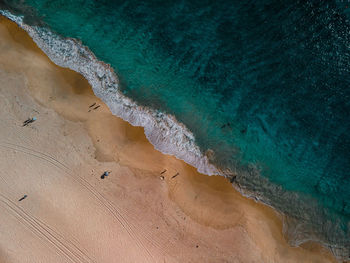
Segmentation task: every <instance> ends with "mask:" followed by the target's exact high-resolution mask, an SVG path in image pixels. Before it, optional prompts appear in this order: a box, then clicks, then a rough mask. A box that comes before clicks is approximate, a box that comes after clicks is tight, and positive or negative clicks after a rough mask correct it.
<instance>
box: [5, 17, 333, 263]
mask: <svg viewBox="0 0 350 263" xmlns="http://www.w3.org/2000/svg"><path fill="white" fill-rule="evenodd" d="M0 91H1V92H0V120H1V122H0V135H1V137H0V167H1V170H0V211H1V212H0V262H1V263H5V262H11V263H15V262H21V263H23V262H33V263H34V262H35V263H37V262H45V263H47V262H259V263H260V262H269V263H270V262H283V263H286V262H335V261H334V259H333V257H332V255H331V254H330V253H329V252H328V251H327V250H325V249H323V248H322V247H320V246H319V245H316V244H308V245H304V246H303V247H299V248H293V247H290V246H289V245H288V244H287V242H286V241H285V240H284V239H283V236H282V225H281V220H280V217H279V216H278V214H277V213H276V212H274V211H273V210H272V209H271V208H269V207H266V206H264V205H262V204H257V203H255V202H254V201H252V200H249V199H247V198H245V197H242V196H241V195H240V194H239V193H238V192H236V191H235V190H234V189H233V188H232V187H231V185H230V183H229V182H228V181H227V180H226V179H224V178H222V177H216V176H213V177H209V176H205V175H202V174H199V173H198V172H196V170H195V169H194V168H192V167H190V166H188V165H187V164H185V163H184V162H182V161H180V160H177V159H176V158H174V157H172V156H168V155H164V154H161V153H159V152H157V151H156V150H154V148H153V146H152V145H151V144H150V143H149V142H148V141H147V140H146V138H145V136H144V133H143V129H142V128H139V127H132V126H131V125H129V124H128V123H126V122H124V121H123V120H121V119H119V118H117V117H115V116H113V115H112V114H111V113H110V111H109V109H108V108H107V107H106V105H104V104H103V103H102V102H101V101H100V100H99V99H98V98H96V97H95V96H94V94H93V93H92V91H91V88H90V86H89V84H88V83H87V81H86V80H85V79H83V78H82V76H80V75H79V74H77V73H75V72H72V71H71V70H68V69H62V68H59V67H57V66H56V65H54V64H53V63H52V62H51V61H50V60H49V59H48V58H47V57H46V55H44V54H43V52H41V50H39V49H38V48H37V47H36V45H35V44H34V42H33V41H32V40H31V39H30V38H29V36H28V35H27V34H26V33H25V32H24V31H23V30H21V29H19V28H18V27H17V26H16V25H15V24H14V23H12V22H10V21H8V20H7V19H5V18H3V17H0ZM94 102H96V103H97V105H101V107H100V108H98V109H96V110H92V111H91V112H88V109H89V105H91V104H92V103H94ZM33 116H35V117H37V121H36V122H34V123H32V124H30V125H28V126H27V127H22V122H23V121H24V120H25V119H27V118H28V117H33ZM164 169H167V172H165V173H164V174H163V175H164V180H161V179H160V173H161V171H163V170H164ZM106 170H109V171H112V172H111V174H110V175H109V176H108V177H107V178H105V179H104V180H102V179H101V178H100V176H101V174H102V173H103V172H104V171H106ZM176 173H179V175H178V176H177V177H175V178H172V176H173V175H175V174H176ZM25 194H26V195H27V196H28V197H27V198H26V199H24V200H23V201H21V202H19V201H18V200H19V199H20V198H21V197H22V196H23V195H25Z"/></svg>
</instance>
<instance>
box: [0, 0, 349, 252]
mask: <svg viewBox="0 0 350 263" xmlns="http://www.w3.org/2000/svg"><path fill="white" fill-rule="evenodd" d="M348 5H349V8H348ZM0 9H1V10H8V11H10V12H11V13H12V14H15V15H17V16H18V15H20V16H23V17H24V20H23V21H24V23H26V24H27V25H29V26H32V27H37V28H39V29H40V30H41V29H42V28H46V30H47V29H49V30H50V31H52V32H54V33H55V34H56V35H58V36H60V37H64V38H66V37H67V38H73V39H77V40H79V43H81V44H82V45H84V46H87V47H88V49H89V50H91V52H93V54H94V55H95V56H96V57H97V59H98V60H100V61H103V62H105V63H108V64H109V65H110V66H111V67H112V68H113V70H114V72H115V73H116V74H117V76H118V79H119V83H118V85H117V86H118V90H119V91H120V92H121V93H122V95H123V96H125V97H126V98H130V99H131V100H132V101H133V102H135V103H137V105H139V106H141V107H144V109H152V110H153V113H154V112H156V113H157V114H158V115H159V116H160V117H159V118H160V119H161V118H162V116H174V117H175V118H176V122H178V123H182V124H183V125H184V127H186V129H188V131H189V132H190V133H189V134H190V135H186V134H185V135H183V136H182V137H181V140H182V141H181V142H176V141H175V139H174V140H173V139H172V138H170V139H169V138H167V136H168V137H169V136H172V135H171V132H168V133H167V134H168V135H164V133H163V135H162V136H163V137H161V138H164V140H163V144H165V143H168V142H169V144H171V143H173V144H174V145H176V144H181V143H183V140H184V138H185V139H186V138H188V139H189V140H190V139H191V136H192V135H193V141H194V144H195V146H196V147H198V149H199V150H200V152H201V154H203V156H204V157H205V158H207V160H209V162H210V164H212V165H215V167H217V169H218V170H219V171H220V172H221V174H222V175H225V176H227V177H230V178H231V181H232V183H233V184H234V185H235V186H236V187H238V188H239V189H240V191H241V192H242V193H243V194H245V195H249V196H252V197H255V198H256V199H257V200H261V201H263V202H265V203H267V204H269V205H271V206H273V207H274V208H276V209H277V210H279V211H280V212H282V213H283V214H284V215H286V217H285V219H284V226H285V227H284V233H285V236H286V237H287V238H288V239H289V241H290V243H291V244H294V245H299V244H301V243H303V242H305V241H308V240H315V241H319V242H322V243H323V244H325V245H326V246H328V247H330V248H331V249H332V251H333V252H334V253H335V254H336V255H337V256H339V257H341V258H350V20H349V19H350V3H347V1H332V0H327V1H321V0H319V1H306V0H305V1H297V0H284V1H277V0H254V1H253V0H247V1H235V0H232V1H228V0H227V1H222V0H216V1H205V0H201V1H197V0H182V1H169V0H164V1H157V0H149V1H144V2H142V1H136V0H124V1H117V0H99V1H96V0H84V1H82V0H75V1H69V0H22V1H10V0H2V1H0ZM39 35H40V34H39ZM79 43H78V42H77V45H79ZM39 46H40V45H39ZM57 50H58V49H57ZM57 50H56V51H57ZM83 55H84V54H83ZM83 55H82V57H83ZM112 93H113V92H110V93H106V94H107V95H106V94H105V95H104V96H105V97H104V98H103V99H105V100H108V98H106V96H108V94H112ZM97 95H98V94H97ZM112 95H113V94H112ZM132 105H134V104H132ZM132 105H131V106H130V105H129V108H130V107H133V106H132ZM109 106H110V107H111V105H110V104H109ZM115 107H118V106H115ZM112 108H113V107H112ZM158 115H157V116H158ZM130 118H131V117H130ZM130 118H129V119H130ZM132 118H137V116H136V117H135V116H133V117H132ZM158 120H159V119H158ZM131 122H132V121H131ZM157 122H161V121H157ZM140 125H141V124H140ZM142 125H143V126H147V125H148V126H147V127H146V129H149V130H155V131H156V130H157V129H158V130H159V131H158V132H159V134H161V133H162V131H161V130H160V128H159V127H158V126H157V124H155V123H153V122H150V124H147V121H143V122H142ZM175 126H176V125H173V126H171V125H170V126H169V125H168V126H167V127H168V128H169V127H170V128H169V129H171V127H175ZM180 126H181V125H180ZM176 127H177V126H176ZM178 131H179V130H178ZM177 134H178V133H177ZM177 136H178V135H177ZM157 138H158V137H157ZM159 138H160V137H159ZM159 138H158V139H157V140H156V139H154V141H152V140H151V141H152V143H153V144H155V146H156V148H157V143H155V141H157V142H158V143H159V144H162V142H160V141H161V140H160V139H159ZM164 142H165V143H164ZM162 147H166V146H164V145H163V146H159V145H158V148H159V149H160V150H161V149H162ZM169 147H170V146H169ZM179 147H180V146H179ZM189 151H190V150H189ZM167 152H171V151H170V150H168V151H167ZM174 154H175V155H176V151H175V152H174ZM180 157H181V158H182V159H185V160H186V157H184V155H182V156H180ZM188 162H189V163H191V164H193V165H195V163H194V161H193V162H191V161H188Z"/></svg>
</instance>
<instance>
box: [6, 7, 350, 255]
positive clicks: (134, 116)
mask: <svg viewBox="0 0 350 263" xmlns="http://www.w3.org/2000/svg"><path fill="white" fill-rule="evenodd" d="M0 14H2V15H4V16H6V17H8V18H9V19H11V20H12V21H14V22H16V23H17V24H18V25H19V26H20V27H21V28H23V29H24V30H25V31H26V32H27V33H28V34H29V35H30V37H31V38H32V39H33V40H34V41H35V43H36V44H37V45H38V46H39V48H40V49H42V50H43V51H44V52H45V54H46V55H47V56H48V57H49V58H50V59H51V60H52V61H53V62H54V63H55V64H57V65H58V66H60V67H65V68H70V69H72V70H74V71H76V72H78V73H80V74H82V75H83V76H84V77H85V78H86V79H87V80H88V81H89V83H90V84H91V86H92V88H93V91H94V93H95V95H96V96H97V97H99V98H101V99H102V100H103V101H104V102H105V103H106V104H107V105H108V107H109V108H110V110H111V112H112V113H113V114H114V115H116V116H118V117H121V118H122V119H124V120H125V121H128V122H129V123H130V124H132V125H134V126H142V127H144V130H145V134H146V137H147V139H148V140H149V141H150V142H151V143H152V144H153V145H154V147H155V148H156V149H157V150H159V151H160V152H162V153H165V154H171V155H174V156H176V157H177V158H179V159H181V160H184V161H185V162H186V163H188V164H190V165H192V166H194V167H196V168H197V170H198V171H199V172H201V173H204V174H207V175H214V174H217V175H222V176H225V177H229V176H232V174H236V173H232V172H231V171H223V170H220V169H218V168H216V167H215V166H214V165H213V164H211V163H210V162H209V158H208V157H207V156H206V155H205V154H203V153H202V152H201V150H200V149H199V147H198V146H197V145H196V143H195V137H194V135H193V134H192V132H190V131H189V130H188V129H187V127H186V126H185V125H183V124H182V123H180V122H178V121H177V120H176V118H175V117H174V116H172V115H168V114H164V113H162V112H159V111H157V110H154V109H151V108H148V107H143V106H140V105H138V104H137V103H136V102H135V101H133V100H132V99H130V98H128V97H126V96H124V95H123V93H122V92H121V91H120V89H119V85H118V83H119V81H118V77H117V75H116V74H115V72H114V71H113V69H112V68H111V67H110V66H109V65H108V64H106V63H104V62H101V61H98V59H97V58H96V57H95V55H94V54H93V53H92V52H91V51H90V50H89V49H88V48H87V47H85V46H83V45H82V44H81V43H80V42H79V41H77V40H75V39H69V38H64V37H61V36H59V35H57V34H54V33H52V32H51V31H50V30H49V29H47V28H45V27H39V26H29V25H27V24H25V23H24V21H23V17H21V16H16V15H13V14H12V13H10V12H9V11H6V10H0ZM252 170H253V172H252V173H248V172H242V173H241V174H238V175H237V174H236V175H237V176H239V177H240V178H241V179H242V180H245V179H247V178H249V181H250V182H252V181H255V183H256V182H258V184H257V185H260V186H261V188H256V187H254V186H253V185H252V187H251V188H252V189H255V191H250V190H249V189H248V188H249V187H247V186H249V185H250V183H249V182H247V184H246V185H245V187H240V185H239V184H237V183H236V184H233V186H235V188H236V189H237V190H238V191H239V192H241V194H242V195H244V196H246V197H248V198H252V199H254V200H255V201H257V202H263V203H265V204H267V205H270V206H271V204H275V203H276V200H274V201H275V202H274V201H272V200H271V199H270V198H269V196H270V197H272V196H276V195H278V196H280V200H279V201H281V202H284V201H286V200H289V201H290V202H294V203H298V202H299V203H298V205H297V206H298V207H299V209H298V212H300V211H301V210H302V211H310V207H312V205H310V204H309V203H306V202H304V201H303V200H302V199H299V197H298V196H297V195H296V194H290V195H288V197H286V192H285V191H283V190H282V189H280V188H279V187H276V186H275V185H272V184H270V183H269V182H268V181H267V180H266V179H265V178H263V177H261V176H259V175H258V171H257V170H256V169H252ZM264 192H265V193H264ZM269 193H270V194H269ZM282 196H283V198H282ZM275 206H277V207H280V208H281V207H283V206H284V205H278V204H277V203H276V204H275ZM282 210H283V209H282ZM298 212H297V213H296V214H298ZM318 217H319V214H318V213H316V214H315V218H318ZM301 218H304V219H305V218H308V216H307V215H306V216H302V217H299V219H298V220H294V219H292V218H290V217H285V216H284V220H283V226H284V227H283V232H284V234H285V236H286V237H287V238H288V240H289V242H290V244H292V245H295V246H298V245H300V244H302V243H304V242H307V241H309V240H313V241H318V242H320V243H322V244H323V245H324V246H326V247H329V248H330V249H331V250H332V252H333V253H334V254H335V256H336V257H338V258H340V259H346V258H348V257H349V256H350V255H349V253H350V251H349V248H346V244H345V248H344V246H343V245H341V246H337V245H335V244H330V243H328V242H327V239H326V238H321V239H320V238H319V233H313V232H312V231H311V232H310V229H313V228H314V227H312V226H310V225H309V224H308V222H307V221H305V220H304V221H303V220H302V219H301ZM321 225H322V226H323V225H324V224H323V222H321ZM332 229H333V228H332V227H330V231H329V232H333V230H332ZM316 232H317V231H316ZM327 232H328V231H327ZM321 236H322V235H321Z"/></svg>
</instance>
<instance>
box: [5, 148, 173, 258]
mask: <svg viewBox="0 0 350 263" xmlns="http://www.w3.org/2000/svg"><path fill="white" fill-rule="evenodd" d="M0 147H4V148H8V149H12V150H17V151H20V152H22V153H25V154H28V155H31V156H33V157H36V158H39V159H42V160H44V161H46V162H49V163H51V164H52V165H53V166H55V167H56V168H58V169H59V170H62V171H63V172H65V173H66V174H68V175H69V178H72V179H73V180H75V181H76V182H78V183H79V184H80V185H81V186H83V187H84V188H85V189H86V190H87V191H88V192H90V193H91V194H92V195H93V196H94V197H95V198H96V199H97V200H98V201H99V202H100V203H101V204H102V205H103V206H104V207H105V209H106V210H107V211H108V212H109V213H110V214H111V215H112V217H114V218H115V219H116V220H117V221H118V223H119V224H120V225H121V226H122V227H123V229H124V230H125V231H126V232H127V233H128V235H129V236H130V237H131V238H132V240H134V241H135V242H136V244H137V246H138V247H139V248H140V249H141V250H144V251H145V252H146V253H147V261H148V262H152V263H153V262H155V261H154V260H155V259H154V257H153V255H152V253H151V252H150V251H149V249H148V248H147V246H146V245H145V244H144V242H143V241H142V238H144V239H146V240H147V241H148V242H149V243H150V244H151V245H152V246H154V247H156V248H158V249H159V251H160V252H162V253H163V254H167V252H166V250H167V249H166V248H168V247H169V244H168V245H167V246H166V247H164V245H162V244H160V243H159V242H157V241H155V240H154V239H152V237H151V236H150V234H149V233H147V234H146V233H145V231H143V229H142V227H135V226H134V225H132V224H130V223H129V222H128V220H126V219H125V217H124V216H123V215H122V213H121V212H120V211H119V210H121V209H120V208H119V207H116V206H115V204H113V203H112V202H111V201H109V200H108V199H106V198H105V197H104V196H103V195H102V194H100V193H99V192H98V191H96V190H95V189H94V188H93V186H92V185H91V184H90V183H89V182H87V181H86V180H85V179H84V178H82V177H81V176H79V175H78V174H76V173H74V171H73V170H71V169H70V168H69V167H67V166H66V165H65V164H63V163H62V162H60V161H59V160H57V159H55V158H54V157H52V156H50V155H48V154H46V153H43V152H40V151H37V150H34V149H31V148H28V147H25V146H21V145H17V144H14V143H9V142H0ZM135 228H136V229H138V230H140V231H135V230H134V229H135ZM142 233H143V234H142ZM140 234H141V238H140Z"/></svg>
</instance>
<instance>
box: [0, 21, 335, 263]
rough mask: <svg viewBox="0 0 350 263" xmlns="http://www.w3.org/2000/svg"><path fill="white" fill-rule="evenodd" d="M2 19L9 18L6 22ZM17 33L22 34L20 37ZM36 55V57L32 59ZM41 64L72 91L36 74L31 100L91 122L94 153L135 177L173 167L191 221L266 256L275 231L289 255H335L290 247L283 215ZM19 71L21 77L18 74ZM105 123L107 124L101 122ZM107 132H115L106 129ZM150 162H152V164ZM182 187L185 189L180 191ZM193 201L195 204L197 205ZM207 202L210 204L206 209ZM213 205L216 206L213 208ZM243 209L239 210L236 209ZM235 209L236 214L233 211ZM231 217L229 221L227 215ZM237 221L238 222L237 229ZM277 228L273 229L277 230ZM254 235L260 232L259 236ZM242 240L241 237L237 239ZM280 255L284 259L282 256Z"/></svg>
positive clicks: (70, 77) (174, 190) (68, 75)
mask: <svg viewBox="0 0 350 263" xmlns="http://www.w3.org/2000/svg"><path fill="white" fill-rule="evenodd" d="M1 20H4V19H3V18H1ZM1 20H0V21H1ZM2 23H3V24H6V22H3V21H2ZM6 27H8V28H10V29H9V32H11V33H12V34H13V36H17V41H19V40H20V41H26V42H25V43H26V45H25V46H23V47H22V48H24V50H25V49H28V47H27V46H29V47H30V49H32V51H33V50H36V51H35V52H36V53H39V54H40V56H41V57H44V55H43V54H42V51H40V50H39V48H37V47H36V46H35V44H34V43H33V42H32V43H31V44H29V42H30V41H32V40H31V39H30V38H29V36H24V35H23V34H25V33H24V32H23V31H21V32H20V29H15V27H17V26H15V25H13V24H11V23H10V22H7V24H6ZM16 30H17V31H18V32H16ZM18 36H20V37H18ZM33 53H34V51H33ZM31 56H34V55H33V54H31ZM40 61H42V63H48V64H50V66H46V65H45V67H44V68H47V69H48V70H49V72H50V73H51V71H53V69H54V71H57V72H60V73H59V74H61V76H60V77H57V76H55V80H56V82H57V83H59V84H60V83H63V84H64V83H68V84H69V85H68V86H69V87H70V88H69V89H66V90H64V89H62V86H67V85H59V84H57V87H56V88H55V89H54V88H48V89H47V90H43V87H42V85H37V83H36V81H38V80H35V77H37V78H38V79H40V75H41V74H38V73H37V74H36V75H33V72H34V70H33V71H32V72H29V73H32V75H33V77H32V80H29V81H28V89H29V90H30V94H31V96H32V97H34V98H35V100H36V101H37V102H39V103H40V105H42V106H44V107H47V108H53V109H54V110H55V111H56V112H57V113H59V114H60V115H62V116H63V117H64V118H66V119H69V120H71V121H78V122H83V123H85V124H84V125H85V126H86V129H87V131H88V132H89V136H90V138H91V140H92V143H93V145H94V148H95V149H96V150H95V151H94V155H95V159H97V160H98V161H100V162H117V163H121V164H122V165H126V166H128V167H131V168H130V169H131V170H132V171H134V172H135V174H137V173H138V172H139V171H140V170H141V171H146V174H152V175H150V176H151V177H152V178H156V179H157V180H158V178H157V177H158V176H159V172H160V171H162V169H164V166H167V167H168V166H170V167H171V168H168V171H169V173H170V172H171V174H170V175H167V176H166V177H165V182H166V183H167V185H168V186H167V187H168V191H169V193H168V196H169V197H170V199H171V200H172V201H173V202H175V203H176V204H177V205H178V206H179V207H180V208H181V210H182V211H183V212H184V213H185V214H186V215H187V216H189V217H190V218H191V219H192V220H194V221H195V222H197V223H198V224H200V225H203V226H205V227H210V228H214V229H221V231H224V230H225V229H232V228H237V225H239V228H243V229H245V231H247V232H248V233H250V235H252V236H254V238H252V240H254V241H255V242H256V240H258V241H260V242H257V243H259V246H258V247H259V248H260V249H262V251H264V250H266V252H267V250H269V251H270V250H271V248H268V249H266V248H265V246H267V247H268V246H269V245H271V243H272V242H271V240H269V242H266V243H267V244H264V243H265V242H263V241H266V240H263V239H264V235H266V233H264V231H267V233H268V232H269V231H270V235H271V233H272V232H273V235H271V236H270V237H269V238H272V237H273V238H276V240H275V242H276V243H274V244H273V246H276V247H278V246H281V244H283V245H282V246H284V247H285V249H287V250H288V251H295V252H288V253H291V254H293V253H295V255H298V256H301V255H302V256H303V257H302V258H305V255H304V253H306V255H309V256H306V258H310V261H307V262H323V261H316V260H315V261H313V259H311V255H312V256H315V258H317V260H322V259H324V258H326V260H327V259H328V260H331V258H330V257H329V256H330V255H329V253H326V252H325V251H324V249H322V248H320V246H319V245H316V244H306V245H303V246H302V247H300V248H292V247H290V246H289V245H288V244H287V243H286V242H285V240H284V239H283V236H282V222H281V220H280V219H279V218H278V216H276V215H275V213H276V212H275V211H273V210H272V209H271V208H269V207H267V206H264V205H262V204H257V203H255V202H254V201H253V200H249V199H247V198H245V197H243V196H241V195H240V194H239V193H238V192H237V191H235V190H234V189H233V188H232V186H231V185H230V183H229V182H228V181H227V180H226V179H225V178H223V177H222V178H218V177H215V176H213V177H208V176H205V175H200V174H199V173H198V172H196V171H195V169H194V168H193V167H190V166H189V165H186V164H184V163H183V162H182V161H179V160H177V159H175V158H174V157H171V156H166V155H163V154H161V153H159V152H157V151H156V150H154V149H153V146H152V145H151V144H150V143H149V142H148V141H147V139H146V137H145V135H144V134H143V128H140V127H132V126H131V125H129V124H127V123H126V122H124V121H122V120H120V119H119V118H117V117H115V116H113V115H112V114H111V113H110V112H109V109H108V108H107V107H106V106H105V105H104V104H103V103H102V102H101V101H100V100H99V99H97V98H96V97H95V96H94V95H93V94H92V91H91V88H90V86H89V84H88V83H87V81H86V80H85V79H83V78H82V77H81V76H80V75H78V74H77V73H75V72H72V71H71V70H69V69H61V68H59V67H57V66H54V65H53V64H52V62H50V61H49V60H48V59H47V58H45V59H44V58H41V60H40ZM13 63H15V62H13ZM10 64H11V63H10ZM5 66H6V65H5ZM6 67H8V68H11V65H10V66H8V65H7V66H6ZM12 67H14V68H17V70H18V69H21V70H22V71H23V68H21V66H18V65H17V66H13V65H12ZM12 70H13V68H12ZM14 72H16V70H15V71H14ZM29 73H27V74H29ZM56 74H57V73H56ZM53 75H54V74H53ZM78 76H79V77H78ZM28 77H29V76H27V78H28ZM77 85H78V86H84V88H83V90H81V88H76V92H75V93H74V88H72V87H77ZM72 89H73V92H72ZM52 94H56V98H54V99H53V98H50V97H52V96H51V95H52ZM93 101H98V103H99V104H101V111H102V113H103V115H96V114H95V112H93V114H94V115H96V116H94V115H92V114H90V115H92V117H91V116H88V115H87V111H86V109H87V105H89V103H92V102H93ZM100 119H102V120H103V121H99V120H100ZM104 125H107V126H104ZM103 127H109V128H108V129H104V128H103ZM117 131H124V132H122V135H120V134H119V135H118V133H117ZM126 131H128V132H126ZM105 141H106V142H105ZM130 142H131V143H130ZM140 145H141V146H142V147H143V150H142V151H141V152H140V150H139V147H140ZM111 146H113V147H111ZM134 152H138V153H139V152H140V155H139V156H133V155H134V154H133V153H134ZM145 160H146V161H145ZM153 160H158V161H159V160H160V162H159V163H158V165H155V164H153V163H154V161H153ZM150 163H152V165H151V164H150ZM179 170H180V174H181V176H178V178H177V179H176V184H175V183H174V182H173V180H172V179H171V176H172V174H173V173H174V174H175V172H176V171H179ZM179 185H180V186H181V187H179ZM229 188H230V189H229ZM202 192H205V194H203V195H204V196H203V197H202V198H199V199H200V200H199V203H198V202H196V200H198V195H199V194H200V195H202ZM196 194H197V196H196ZM214 200H215V201H214ZM191 202H195V203H194V204H193V203H191ZM201 202H202V203H203V204H205V205H203V204H202V205H201ZM221 202H222V203H223V204H225V205H226V207H224V209H223V210H221V208H220V207H216V206H217V205H219V204H220V203H221ZM211 203H212V205H210V204H211ZM237 206H238V207H239V209H238V208H235V207H237ZM203 208H204V209H203ZM230 209H232V211H231V210H230ZM245 210H248V211H249V212H246V211H245ZM203 211H204V212H203ZM213 212H215V213H216V214H218V213H219V214H220V215H221V217H220V216H218V218H217V219H213V218H212V213H213ZM227 214H228V215H229V216H227ZM256 215H258V218H260V219H262V218H264V220H262V222H265V223H264V224H266V225H265V226H264V227H263V228H264V229H263V230H261V229H259V224H261V222H260V220H257V219H254V218H255V216H256ZM232 221H233V222H235V223H234V224H233V223H232ZM242 221H243V222H242ZM266 222H269V223H266ZM271 229H273V231H272V230H271ZM254 232H257V233H258V234H257V233H254ZM243 233H244V231H243V232H242V233H240V235H243ZM240 235H237V234H236V236H237V237H239V236H240ZM254 241H253V243H254ZM247 244H249V242H246V243H245V245H247ZM247 246H248V245H247ZM252 247H253V245H252ZM303 247H305V248H308V249H310V248H311V251H312V250H314V251H313V252H310V251H308V250H306V249H304V248H303ZM275 250H276V248H275V249H272V250H271V251H274V252H269V256H267V258H270V257H272V255H273V254H274V253H277V252H276V251H275ZM247 251H249V250H247ZM315 251H316V252H315ZM321 251H322V252H321ZM293 255H294V254H293ZM319 255H321V256H319ZM325 255H328V256H325ZM279 256H280V257H281V256H282V255H279ZM267 258H266V260H267ZM283 260H284V261H276V262H296V261H288V260H289V259H283ZM243 262H245V261H243ZM247 262H250V261H247ZM251 262H253V261H251ZM266 262H268V261H266ZM325 262H326V261H325Z"/></svg>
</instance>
